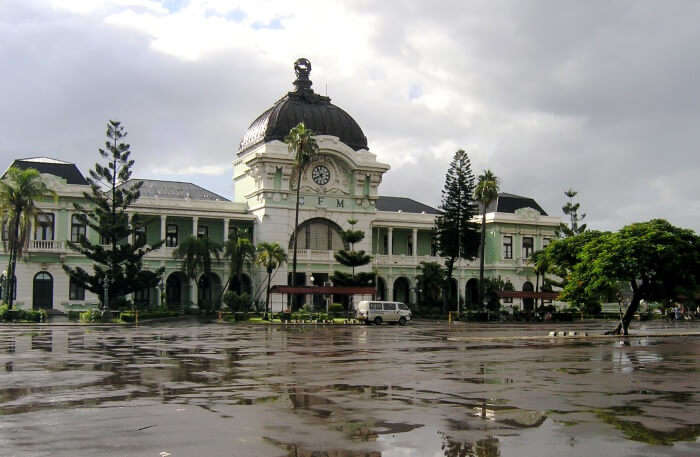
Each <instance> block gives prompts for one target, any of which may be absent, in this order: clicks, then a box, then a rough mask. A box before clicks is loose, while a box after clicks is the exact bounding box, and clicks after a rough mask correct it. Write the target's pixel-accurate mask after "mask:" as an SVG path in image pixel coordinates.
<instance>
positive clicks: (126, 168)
mask: <svg viewBox="0 0 700 457" xmlns="http://www.w3.org/2000/svg"><path fill="white" fill-rule="evenodd" d="M125 137H126V132H125V131H124V127H122V126H121V124H120V123H119V122H116V121H109V123H108V124H107V141H106V142H105V148H104V149H100V150H99V152H100V156H101V157H102V159H103V161H104V164H100V163H96V164H95V168H94V169H93V170H90V177H89V178H88V179H87V181H88V183H89V184H90V192H84V193H83V196H84V198H85V199H86V200H87V201H88V204H87V205H83V204H80V203H74V207H75V209H76V211H77V212H78V217H79V218H80V219H81V221H82V222H83V223H85V224H87V225H88V226H89V227H90V228H92V229H93V230H94V231H95V232H97V234H98V235H99V239H98V240H97V241H96V242H95V243H93V242H91V241H90V240H89V239H88V238H87V236H81V237H80V239H79V240H78V241H77V242H68V245H69V246H70V248H71V249H73V250H74V251H77V252H79V253H81V254H82V255H84V256H85V257H87V258H88V259H90V260H92V261H93V262H94V265H93V272H92V273H89V272H87V271H85V270H84V269H82V268H81V267H79V266H76V267H70V266H67V265H63V269H64V270H65V271H66V273H68V274H69V275H70V277H71V279H72V280H73V281H74V282H75V283H76V284H78V285H79V286H81V287H84V288H85V289H87V290H89V291H91V292H93V293H94V294H96V295H97V296H98V297H99V299H100V301H101V302H102V308H103V310H104V311H108V310H109V304H110V303H118V302H119V301H120V299H122V298H123V297H124V296H126V295H127V294H130V293H133V292H135V291H138V290H143V289H150V288H153V287H156V285H157V284H158V282H159V281H160V277H161V275H162V274H163V270H164V268H160V269H158V270H155V271H146V270H144V269H143V268H142V261H143V256H145V255H146V254H147V253H149V252H151V251H152V250H153V249H158V248H159V247H160V245H161V244H162V243H163V242H162V241H160V242H159V243H156V244H155V245H153V246H147V245H146V239H145V238H146V237H145V236H136V232H137V230H138V229H139V227H137V226H131V227H130V226H129V220H128V215H127V211H126V210H127V208H129V207H130V206H132V205H133V204H134V203H135V202H136V201H137V200H138V198H139V196H140V191H139V189H140V188H141V185H142V184H143V182H142V181H137V182H135V183H133V182H129V183H127V181H129V179H130V178H131V168H132V167H133V165H134V161H133V160H130V158H129V156H130V154H131V151H130V149H129V148H130V146H129V145H128V144H126V143H123V142H122V140H123V139H124V138H125ZM129 235H132V236H131V240H133V243H131V242H130V239H129V238H130V237H129ZM105 284H106V285H107V296H108V300H107V302H105V300H104V297H105Z"/></svg>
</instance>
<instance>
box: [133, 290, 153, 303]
mask: <svg viewBox="0 0 700 457" xmlns="http://www.w3.org/2000/svg"><path fill="white" fill-rule="evenodd" d="M149 292H150V289H141V290H137V291H136V292H134V303H135V304H137V305H147V304H148V303H149V298H150V294H149Z"/></svg>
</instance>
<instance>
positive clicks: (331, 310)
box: [328, 303, 345, 317]
mask: <svg viewBox="0 0 700 457" xmlns="http://www.w3.org/2000/svg"><path fill="white" fill-rule="evenodd" d="M328 314H329V315H331V316H333V317H343V316H345V307H344V306H343V304H342V303H333V304H332V305H329V306H328Z"/></svg>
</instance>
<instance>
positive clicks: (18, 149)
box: [0, 0, 700, 231]
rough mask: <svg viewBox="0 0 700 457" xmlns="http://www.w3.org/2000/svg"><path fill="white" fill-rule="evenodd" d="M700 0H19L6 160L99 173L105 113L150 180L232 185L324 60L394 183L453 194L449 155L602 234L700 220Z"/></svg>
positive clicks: (328, 76)
mask: <svg viewBox="0 0 700 457" xmlns="http://www.w3.org/2000/svg"><path fill="white" fill-rule="evenodd" d="M698 18H700V3H698V2H684V1H680V0H678V1H673V2H658V1H649V2H645V1H637V0H635V1H625V2H623V1H619V2H611V1H599V2H594V1H587V2H580V1H572V2H566V1H557V2H551V1H541V2H536V1H529V2H522V1H513V2H506V1H492V0H488V1H464V0H459V1H454V2H452V1H450V2H448V1H440V2H427V1H426V2H418V1H405V2H400V1H395V0H393V1H391V2H387V1H376V2H375V1H350V2H344V3H336V2H330V1H327V0H326V1H324V0H319V1H309V2H290V1H280V2H274V1H263V0H250V1H248V0H245V1H239V2H237V1H232V0H226V1H223V0H220V1H217V0H208V1H207V0H161V1H156V0H104V1H98V0H54V1H51V0H45V1H39V0H15V1H13V0H5V1H2V2H0V43H1V44H0V61H1V62H2V71H1V72H0V87H1V88H2V94H3V101H2V103H1V104H0V158H1V159H2V162H3V164H0V167H6V166H8V165H9V163H10V161H11V160H12V159H13V158H20V157H32V156H49V157H54V158H58V159H63V160H68V161H73V162H76V163H77V164H78V166H79V167H80V168H81V169H82V170H83V171H84V172H87V170H88V169H89V168H90V167H91V166H92V165H93V164H94V162H95V160H96V159H97V148H98V147H99V146H100V145H101V144H102V143H103V141H104V130H105V123H106V121H107V120H108V119H117V120H120V121H122V122H123V123H124V125H125V127H126V128H127V130H128V132H129V140H130V143H131V145H132V150H133V154H134V158H135V159H136V172H135V175H136V176H137V177H142V178H155V179H173V180H183V181H192V182H195V183H197V184H200V185H202V186H204V187H207V188H209V189H211V190H213V191H215V192H219V193H221V194H223V195H226V196H231V195H232V193H233V189H232V184H231V175H232V167H231V161H232V159H233V157H234V154H235V152H236V150H237V146H238V142H239V141H240V138H241V136H242V135H243V133H244V132H245V130H246V128H247V126H248V125H249V124H250V122H251V121H252V120H253V119H254V118H255V117H256V116H257V115H258V114H260V113H261V112H262V111H263V110H265V109H266V108H268V107H269V106H270V105H271V104H272V103H273V102H274V101H275V100H277V98H279V97H280V96H282V95H283V94H284V93H285V92H286V91H287V90H289V89H290V88H291V82H292V80H293V79H294V75H293V70H292V63H293V61H294V60H295V59H296V58H297V57H302V56H304V57H308V58H309V59H310V60H311V61H312V64H313V71H312V73H311V79H312V80H313V81H314V87H315V89H316V90H317V91H318V92H321V93H325V92H326V87H327V91H328V95H329V96H330V97H331V98H332V99H333V102H334V103H335V104H337V105H338V106H340V107H342V108H344V109H345V110H346V111H348V112H349V113H350V114H351V115H352V116H353V117H354V118H355V119H356V120H357V121H358V123H359V124H360V126H361V127H362V128H363V130H364V132H365V134H366V135H367V137H368V140H369V145H370V150H372V151H373V152H374V153H376V154H377V155H378V158H379V160H381V161H384V162H387V163H389V164H391V166H392V170H391V171H390V172H389V173H388V174H387V175H386V176H385V180H384V182H383V184H382V187H381V189H380V190H381V193H382V194H383V195H396V196H408V197H412V198H415V199H417V200H419V201H422V202H424V203H428V204H432V205H437V204H438V203H439V200H440V192H441V189H442V184H443V180H444V173H445V171H446V169H447V166H448V163H449V160H450V158H451V157H452V154H453V153H454V152H455V151H456V150H457V149H459V148H463V149H465V150H467V152H468V153H469V156H470V158H471V161H472V167H473V169H474V171H475V174H478V173H479V172H480V171H481V170H482V169H484V168H490V169H492V170H493V171H494V172H495V173H496V174H497V175H498V176H499V177H500V178H501V180H502V181H501V189H502V190H503V191H506V192H512V193H517V194H523V195H527V196H531V197H533V198H535V199H536V200H537V201H538V202H539V203H540V204H541V205H542V206H543V207H544V208H545V209H546V210H547V211H548V212H549V213H550V214H551V215H561V210H560V208H561V206H562V204H563V203H564V196H563V191H564V190H565V189H567V188H569V187H573V188H574V189H576V190H578V191H579V192H580V194H579V201H580V202H581V204H582V207H583V209H584V211H585V212H586V213H588V217H587V221H588V222H589V225H590V226H592V227H593V228H598V229H617V228H619V227H621V226H622V225H624V224H626V223H629V222H633V221H641V220H648V219H650V218H654V217H663V218H667V219H668V220H670V221H671V222H672V223H674V224H677V225H681V226H685V227H690V228H693V229H695V230H696V231H700V198H699V197H698V195H700V154H698V148H699V146H700V122H699V121H700V86H699V85H698V81H700V74H699V73H700V72H699V70H700V27H698Z"/></svg>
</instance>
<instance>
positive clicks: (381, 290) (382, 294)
mask: <svg viewBox="0 0 700 457" xmlns="http://www.w3.org/2000/svg"><path fill="white" fill-rule="evenodd" d="M377 300H381V301H384V300H386V281H384V278H382V277H381V276H377Z"/></svg>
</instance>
